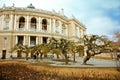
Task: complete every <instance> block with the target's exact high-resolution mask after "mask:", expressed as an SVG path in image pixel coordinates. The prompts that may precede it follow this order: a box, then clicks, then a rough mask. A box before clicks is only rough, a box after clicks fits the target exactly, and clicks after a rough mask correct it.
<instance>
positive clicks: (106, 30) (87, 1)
mask: <svg viewBox="0 0 120 80" xmlns="http://www.w3.org/2000/svg"><path fill="white" fill-rule="evenodd" d="M13 3H14V4H15V7H27V6H28V5H29V4H30V3H32V4H33V5H34V6H35V8H37V9H44V10H49V11H52V10H53V9H55V11H57V12H58V11H59V10H60V9H61V8H63V9H64V12H65V15H66V16H67V17H70V16H71V15H74V16H75V17H76V18H77V19H78V20H79V21H80V22H81V23H83V24H84V25H86V28H87V34H96V35H107V36H109V37H112V36H113V33H114V32H115V31H119V32H120V0H0V7H2V6H3V4H6V6H12V4H13Z"/></svg>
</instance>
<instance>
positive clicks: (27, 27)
mask: <svg viewBox="0 0 120 80" xmlns="http://www.w3.org/2000/svg"><path fill="white" fill-rule="evenodd" d="M25 21H26V26H25V27H26V28H25V29H26V31H29V30H30V29H29V16H28V15H27V17H26V20H25Z"/></svg>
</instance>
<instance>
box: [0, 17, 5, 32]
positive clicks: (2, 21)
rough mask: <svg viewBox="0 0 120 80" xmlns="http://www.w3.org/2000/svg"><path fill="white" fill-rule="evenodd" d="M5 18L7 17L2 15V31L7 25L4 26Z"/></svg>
mask: <svg viewBox="0 0 120 80" xmlns="http://www.w3.org/2000/svg"><path fill="white" fill-rule="evenodd" d="M4 16H5V15H2V20H1V21H2V26H1V29H2V30H3V29H4V25H5V24H4V23H5V22H4Z"/></svg>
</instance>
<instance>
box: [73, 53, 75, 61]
mask: <svg viewBox="0 0 120 80" xmlns="http://www.w3.org/2000/svg"><path fill="white" fill-rule="evenodd" d="M73 61H74V62H75V53H73Z"/></svg>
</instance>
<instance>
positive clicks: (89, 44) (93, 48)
mask: <svg viewBox="0 0 120 80" xmlns="http://www.w3.org/2000/svg"><path fill="white" fill-rule="evenodd" d="M83 39H84V50H85V52H84V58H83V64H86V62H87V61H88V60H89V59H90V58H91V56H94V55H97V54H101V53H103V52H110V51H111V48H110V46H109V44H110V42H111V41H109V40H108V38H107V37H106V36H98V35H90V36H87V35H85V36H84V37H83Z"/></svg>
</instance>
